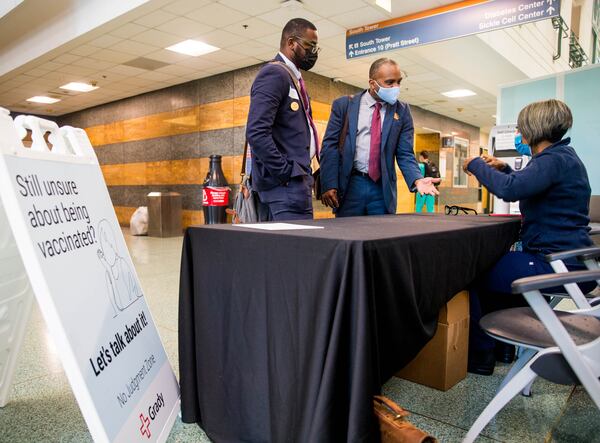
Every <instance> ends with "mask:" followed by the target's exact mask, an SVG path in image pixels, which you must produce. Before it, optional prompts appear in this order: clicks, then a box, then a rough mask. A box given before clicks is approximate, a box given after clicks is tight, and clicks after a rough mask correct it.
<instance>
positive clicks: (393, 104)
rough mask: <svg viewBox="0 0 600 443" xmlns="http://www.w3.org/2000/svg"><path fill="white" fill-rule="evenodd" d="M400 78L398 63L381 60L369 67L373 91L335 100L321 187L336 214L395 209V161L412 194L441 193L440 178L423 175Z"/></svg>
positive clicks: (370, 213)
mask: <svg viewBox="0 0 600 443" xmlns="http://www.w3.org/2000/svg"><path fill="white" fill-rule="evenodd" d="M401 81H402V72H401V71H400V68H399V67H398V65H397V63H396V62H395V61H393V60H391V59H389V58H380V59H378V60H376V61H375V62H373V64H372V65H371V68H370V69H369V89H367V90H365V91H363V92H361V93H360V94H357V95H355V96H354V97H352V98H351V97H341V98H338V99H337V100H336V101H334V102H333V105H332V108H331V116H330V118H329V123H328V124H327V130H326V132H325V137H324V138H323V150H322V153H321V188H322V191H323V195H322V200H323V203H324V204H325V205H327V206H329V207H331V208H333V211H334V212H335V213H336V216H337V217H349V216H358V215H378V214H395V213H396V203H397V195H396V194H397V193H396V169H395V167H394V159H396V162H397V163H398V166H399V167H400V170H401V171H402V175H403V176H404V180H405V181H406V184H407V185H408V188H409V189H410V190H411V192H419V193H420V194H429V195H437V194H439V193H438V191H437V189H436V188H435V186H434V183H439V181H440V179H432V178H430V177H428V178H424V177H423V175H422V174H421V172H420V170H419V166H418V164H417V161H416V159H415V154H414V152H413V142H414V140H413V137H414V128H413V120H412V116H411V114H410V109H409V107H408V104H406V103H404V102H401V101H399V100H398V95H399V93H400V82H401ZM346 118H348V123H347V125H344V121H345V119H346ZM344 126H346V127H347V133H346V135H345V141H344V145H343V147H342V148H341V149H340V148H339V143H340V135H341V134H340V133H341V131H342V128H343V127H344Z"/></svg>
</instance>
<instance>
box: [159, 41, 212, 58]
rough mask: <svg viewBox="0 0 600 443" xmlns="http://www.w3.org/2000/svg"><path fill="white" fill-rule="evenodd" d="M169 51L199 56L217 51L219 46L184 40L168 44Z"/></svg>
mask: <svg viewBox="0 0 600 443" xmlns="http://www.w3.org/2000/svg"><path fill="white" fill-rule="evenodd" d="M166 49H168V50H169V51H173V52H178V53H179V54H185V55H191V56H192V57H199V56H201V55H205V54H210V53H211V52H215V51H218V50H219V49H220V48H217V47H216V46H212V45H209V44H208V43H204V42H201V41H198V40H184V41H182V42H179V43H177V44H175V45H172V46H169V47H168V48H166Z"/></svg>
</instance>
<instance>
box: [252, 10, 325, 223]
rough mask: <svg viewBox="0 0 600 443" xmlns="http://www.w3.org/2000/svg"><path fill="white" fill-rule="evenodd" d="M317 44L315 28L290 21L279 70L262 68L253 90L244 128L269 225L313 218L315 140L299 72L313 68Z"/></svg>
mask: <svg viewBox="0 0 600 443" xmlns="http://www.w3.org/2000/svg"><path fill="white" fill-rule="evenodd" d="M317 43H318V35H317V28H316V27H315V25H313V24H312V23H311V22H309V21H308V20H304V19H302V18H295V19H292V20H290V21H289V22H288V23H287V24H286V25H285V27H284V28H283V31H282V33H281V44H280V50H279V54H277V56H276V57H275V59H274V61H276V62H279V63H280V64H277V63H273V62H271V63H267V64H266V65H264V66H263V67H262V68H261V70H260V71H259V73H258V75H257V76H256V79H255V80H254V83H253V84H252V89H251V92H250V111H249V113H248V122H247V126H246V138H247V140H248V144H249V145H250V147H251V152H252V187H253V189H255V190H256V191H257V192H258V196H259V199H260V202H261V203H262V204H263V205H265V206H266V207H267V208H268V212H269V214H270V217H269V218H270V219H272V220H301V219H311V218H312V216H313V211H312V183H313V178H312V174H311V167H310V161H311V158H312V156H313V155H315V153H316V151H317V149H318V142H319V139H318V136H317V130H316V127H315V125H314V122H313V120H312V110H311V108H310V100H309V97H308V94H307V92H306V87H305V85H304V80H303V79H302V74H301V72H300V69H303V70H305V71H308V70H309V69H311V68H312V67H313V66H314V64H315V63H316V61H317V57H318V53H319V50H320V48H319V47H318V46H317ZM281 64H284V65H285V66H281ZM286 66H287V68H288V69H286ZM292 75H293V76H294V77H295V79H293V78H292Z"/></svg>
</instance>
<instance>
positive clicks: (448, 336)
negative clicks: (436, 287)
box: [396, 291, 469, 391]
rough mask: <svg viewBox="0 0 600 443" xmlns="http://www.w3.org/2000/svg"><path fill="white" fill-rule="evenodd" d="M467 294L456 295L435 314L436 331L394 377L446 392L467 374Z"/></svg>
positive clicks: (465, 292)
mask: <svg viewBox="0 0 600 443" xmlns="http://www.w3.org/2000/svg"><path fill="white" fill-rule="evenodd" d="M468 346H469V293H468V292H467V291H462V292H459V293H458V294H456V295H455V296H454V297H453V298H452V300H450V301H449V302H448V303H447V304H446V306H444V307H443V308H442V309H441V310H440V313H439V316H438V325H437V331H436V333H435V335H434V336H433V338H432V339H431V340H430V341H429V343H427V344H426V345H425V347H424V348H423V349H421V351H420V352H419V353H418V354H417V356H416V357H415V358H414V359H413V360H412V361H411V362H410V363H409V364H408V365H406V366H405V367H404V368H403V369H402V370H401V371H400V372H398V373H397V374H396V377H400V378H404V379H406V380H410V381H412V382H415V383H419V384H421V385H425V386H430V387H432V388H436V389H440V390H442V391H447V390H448V389H450V388H451V387H452V386H454V385H455V384H456V383H458V382H459V381H461V380H462V379H464V378H465V377H466V376H467V356H468Z"/></svg>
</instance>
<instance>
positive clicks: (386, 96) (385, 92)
mask: <svg viewBox="0 0 600 443" xmlns="http://www.w3.org/2000/svg"><path fill="white" fill-rule="evenodd" d="M376 83H377V82H376ZM377 86H379V91H377V92H376V94H377V95H378V96H379V98H380V99H381V100H383V101H384V102H386V103H389V104H390V105H393V104H395V103H396V102H397V101H398V95H400V86H396V87H394V88H384V87H382V86H381V85H380V84H379V83H377Z"/></svg>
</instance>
